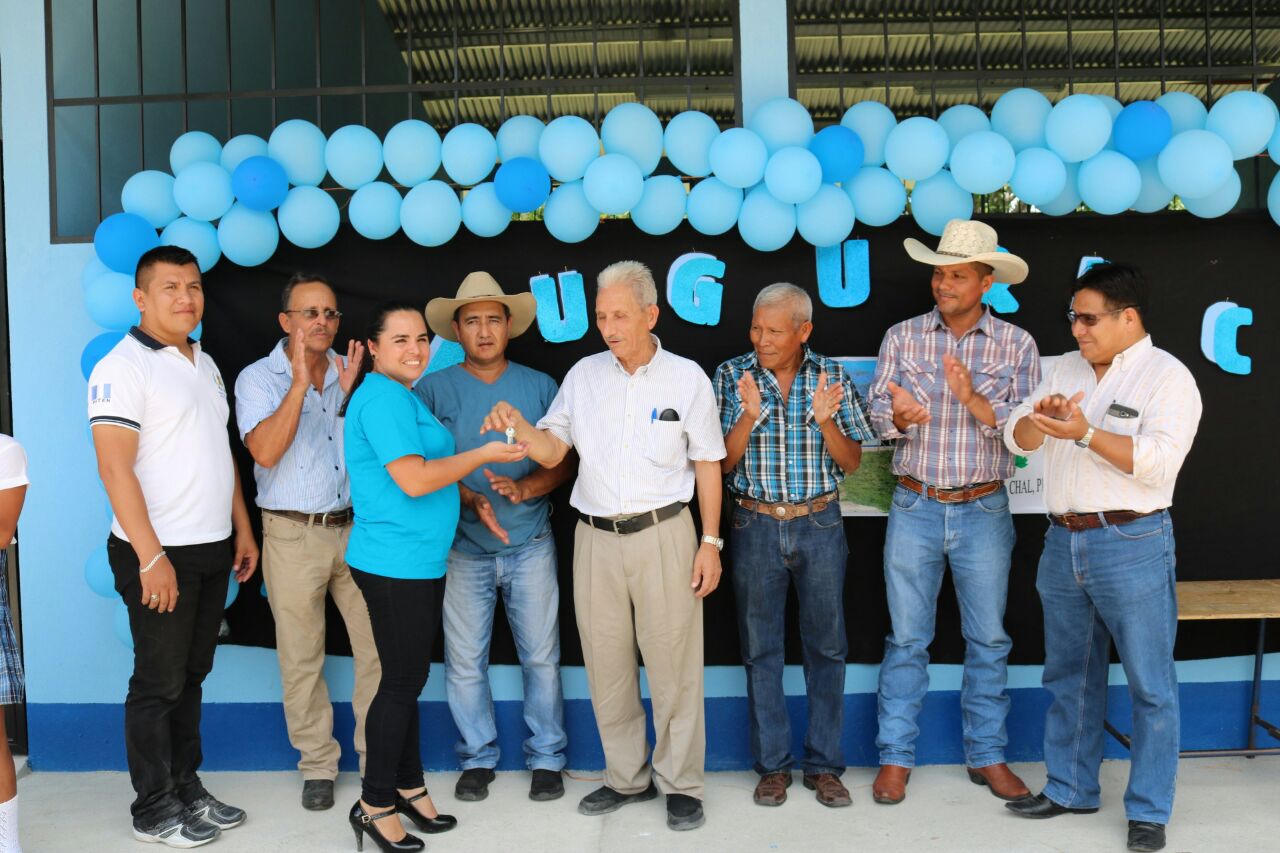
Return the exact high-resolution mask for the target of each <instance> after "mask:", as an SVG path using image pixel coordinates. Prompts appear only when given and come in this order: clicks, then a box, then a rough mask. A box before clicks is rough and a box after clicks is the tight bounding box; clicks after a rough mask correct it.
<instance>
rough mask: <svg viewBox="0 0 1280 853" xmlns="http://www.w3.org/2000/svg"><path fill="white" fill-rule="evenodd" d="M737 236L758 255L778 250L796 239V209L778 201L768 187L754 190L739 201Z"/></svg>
mask: <svg viewBox="0 0 1280 853" xmlns="http://www.w3.org/2000/svg"><path fill="white" fill-rule="evenodd" d="M738 233H739V234H740V235H742V239H743V241H744V242H746V244H747V245H748V246H750V247H751V248H753V249H755V250H756V251H757V252H773V251H776V250H778V249H781V248H782V247H783V246H785V245H787V243H789V242H791V238H792V237H794V236H795V233H796V206H795V205H794V204H787V203H786V202H781V201H778V200H777V199H776V198H774V197H773V196H772V195H771V194H770V193H769V190H768V188H767V187H762V186H761V187H756V188H755V189H753V190H751V192H749V193H747V197H746V198H745V199H743V201H742V210H741V211H740V212H739V213H738Z"/></svg>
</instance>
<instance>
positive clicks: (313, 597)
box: [236, 273, 381, 811]
mask: <svg viewBox="0 0 1280 853" xmlns="http://www.w3.org/2000/svg"><path fill="white" fill-rule="evenodd" d="M341 316H342V312H340V311H339V310H338V304H337V296H336V295H335V294H334V291H333V287H332V286H331V285H330V284H329V281H328V280H327V279H326V278H324V276H321V275H317V274H314V273H296V274H295V275H294V276H293V277H292V278H290V279H289V283H288V284H286V285H285V288H284V293H283V296H282V305H281V311H280V315H279V319H280V328H281V329H282V330H283V331H284V333H285V335H286V337H284V338H282V339H281V340H280V341H279V342H278V343H277V344H276V345H275V347H273V348H272V350H271V354H270V355H268V356H267V357H266V358H263V359H259V360H258V361H256V362H254V363H253V364H251V365H249V366H248V367H246V368H245V369H244V370H243V371H241V373H240V376H239V378H237V379H236V423H237V425H238V427H239V429H240V437H241V439H243V441H244V444H245V446H246V447H247V448H249V453H250V454H252V456H253V462H254V465H253V474H254V479H255V480H256V481H257V485H258V497H257V503H258V507H259V508H260V509H261V510H262V539H263V548H262V552H263V553H262V577H263V582H264V583H265V584H266V588H267V601H268V602H269V603H270V605H271V613H272V616H274V617H275V623H276V654H277V656H278V657H279V659H280V681H281V685H282V687H283V690H284V716H285V723H286V725H287V726H288V729H289V742H290V743H292V744H293V747H294V748H295V749H297V750H298V752H299V753H301V760H300V761H299V762H298V769H299V770H300V771H301V772H302V779H303V783H302V807H303V808H305V809H310V810H313V811H314V810H320V809H327V808H329V807H331V806H332V805H333V781H334V779H335V778H336V777H337V775H338V756H339V754H340V749H339V747H338V742H337V740H335V739H334V736H333V705H331V704H330V702H329V691H328V688H327V686H326V685H325V681H324V675H323V673H322V668H323V666H324V657H325V598H326V593H328V595H331V596H332V597H333V601H334V603H335V604H336V605H337V606H338V611H339V612H340V613H341V614H342V620H343V622H345V623H346V627H347V636H348V637H349V638H350V640H351V652H352V658H353V660H354V664H355V688H354V690H353V692H352V697H351V705H352V710H353V711H354V713H355V719H356V726H355V747H356V752H357V753H359V755H360V765H361V771H362V772H363V770H364V719H365V712H366V711H368V709H369V702H370V701H371V700H372V699H373V694H374V692H375V691H376V690H377V687H378V681H379V679H380V678H381V668H380V666H379V664H378V653H377V650H376V649H375V647H374V644H373V632H372V630H371V629H370V627H369V610H368V608H367V607H366V606H365V602H364V597H363V596H362V595H361V594H360V590H359V589H358V588H357V587H356V585H355V582H354V581H353V580H352V578H351V572H350V570H349V569H348V567H347V564H346V563H345V562H344V561H343V557H342V555H343V554H344V553H345V551H346V547H347V536H348V534H349V533H350V531H351V488H350V484H349V482H348V480H347V470H346V466H345V464H344V463H343V458H342V423H341V421H340V420H339V418H338V409H339V408H340V407H341V405H342V401H343V398H344V397H345V396H346V395H347V392H348V390H349V389H350V388H351V383H352V381H353V380H354V379H355V377H356V374H357V373H358V372H359V368H360V361H361V359H362V357H363V355H364V347H363V345H362V344H360V343H359V342H358V341H354V340H353V341H351V342H350V343H349V344H348V345H347V358H346V361H345V362H344V361H343V359H342V358H340V357H339V356H338V355H337V353H335V352H334V351H333V349H332V348H331V347H332V345H333V339H334V336H335V335H336V334H337V331H338V320H339V318H340V317H341Z"/></svg>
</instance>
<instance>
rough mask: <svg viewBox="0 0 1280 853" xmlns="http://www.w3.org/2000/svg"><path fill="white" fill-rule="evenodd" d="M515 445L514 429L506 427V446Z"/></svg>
mask: <svg viewBox="0 0 1280 853" xmlns="http://www.w3.org/2000/svg"><path fill="white" fill-rule="evenodd" d="M515 443H516V428H515V427H513V426H509V427H507V444H515Z"/></svg>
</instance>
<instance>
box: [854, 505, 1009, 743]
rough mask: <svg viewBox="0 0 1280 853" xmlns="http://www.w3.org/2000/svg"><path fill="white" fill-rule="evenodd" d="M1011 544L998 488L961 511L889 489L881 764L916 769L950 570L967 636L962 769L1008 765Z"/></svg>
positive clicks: (880, 704)
mask: <svg viewBox="0 0 1280 853" xmlns="http://www.w3.org/2000/svg"><path fill="white" fill-rule="evenodd" d="M1013 540H1014V533H1013V519H1012V518H1011V517H1010V515H1009V496H1008V494H1007V493H1006V492H1005V490H1004V489H1000V490H998V491H996V492H994V493H992V494H990V495H987V496H986V497H981V498H978V499H977V500H973V501H968V502H966V503H941V502H939V501H936V500H934V499H932V498H927V497H925V496H923V495H920V494H917V493H916V492H913V491H911V490H910V489H908V488H906V487H904V486H901V485H899V486H898V487H897V488H895V489H894V491H893V504H892V506H891V507H890V508H889V529H888V531H887V533H886V534H885V541H884V581H885V590H886V592H887V594H888V599H889V617H890V619H891V620H892V631H891V633H890V634H889V636H888V637H886V638H885V642H884V661H883V662H882V663H881V664H880V689H879V695H878V700H877V701H878V709H879V718H880V734H879V736H878V737H877V738H876V746H878V747H879V748H880V763H881V764H894V765H897V766H899V767H912V766H914V765H915V744H916V737H917V736H918V735H919V734H920V727H919V726H918V725H917V724H916V718H917V717H918V716H919V715H920V708H921V706H922V705H923V704H924V697H925V694H926V693H928V692H929V644H930V643H931V642H933V631H934V625H935V622H936V618H937V611H938V590H939V589H940V588H941V586H942V573H943V572H944V571H945V570H946V567H947V565H948V564H950V566H951V580H952V582H953V583H954V584H955V588H956V600H957V602H958V603H959V605H960V633H961V634H962V635H963V636H964V680H963V681H962V682H961V685H960V715H961V721H962V729H963V733H964V755H965V764H967V765H968V766H970V767H989V766H991V765H992V764H1001V763H1003V762H1004V748H1005V745H1006V744H1007V743H1008V737H1007V735H1006V733H1005V725H1004V721H1005V716H1006V715H1007V714H1008V713H1009V697H1008V696H1007V695H1006V694H1005V682H1006V678H1005V675H1006V662H1007V661H1008V658H1009V649H1010V648H1011V646H1012V645H1013V644H1012V643H1011V642H1010V640H1009V635H1008V634H1006V633H1005V631H1004V607H1005V601H1006V600H1007V599H1008V596H1009V552H1010V551H1011V550H1012V548H1013Z"/></svg>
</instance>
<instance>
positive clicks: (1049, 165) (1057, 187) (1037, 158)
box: [1009, 148, 1067, 207]
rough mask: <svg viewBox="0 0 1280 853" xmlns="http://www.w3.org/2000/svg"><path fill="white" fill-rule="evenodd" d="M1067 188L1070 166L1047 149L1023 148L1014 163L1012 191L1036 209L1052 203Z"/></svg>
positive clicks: (1010, 186)
mask: <svg viewBox="0 0 1280 853" xmlns="http://www.w3.org/2000/svg"><path fill="white" fill-rule="evenodd" d="M1066 185H1067V166H1066V164H1065V163H1063V162H1062V158H1061V157H1059V156H1058V155H1057V154H1054V153H1053V152H1052V151H1050V150H1049V149H1048V148H1024V149H1022V150H1021V151H1019V152H1018V155H1017V157H1016V159H1015V161H1014V166H1013V175H1012V176H1011V177H1010V178H1009V188H1010V189H1012V190H1013V194H1014V195H1016V196H1017V197H1018V198H1020V199H1022V200H1023V201H1025V202H1026V203H1027V204H1030V205H1033V206H1035V207H1040V206H1041V205H1045V204H1049V203H1050V202H1052V201H1053V200H1054V199H1056V198H1057V197H1058V196H1060V195H1062V190H1063V188H1064V187H1065V186H1066Z"/></svg>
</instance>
